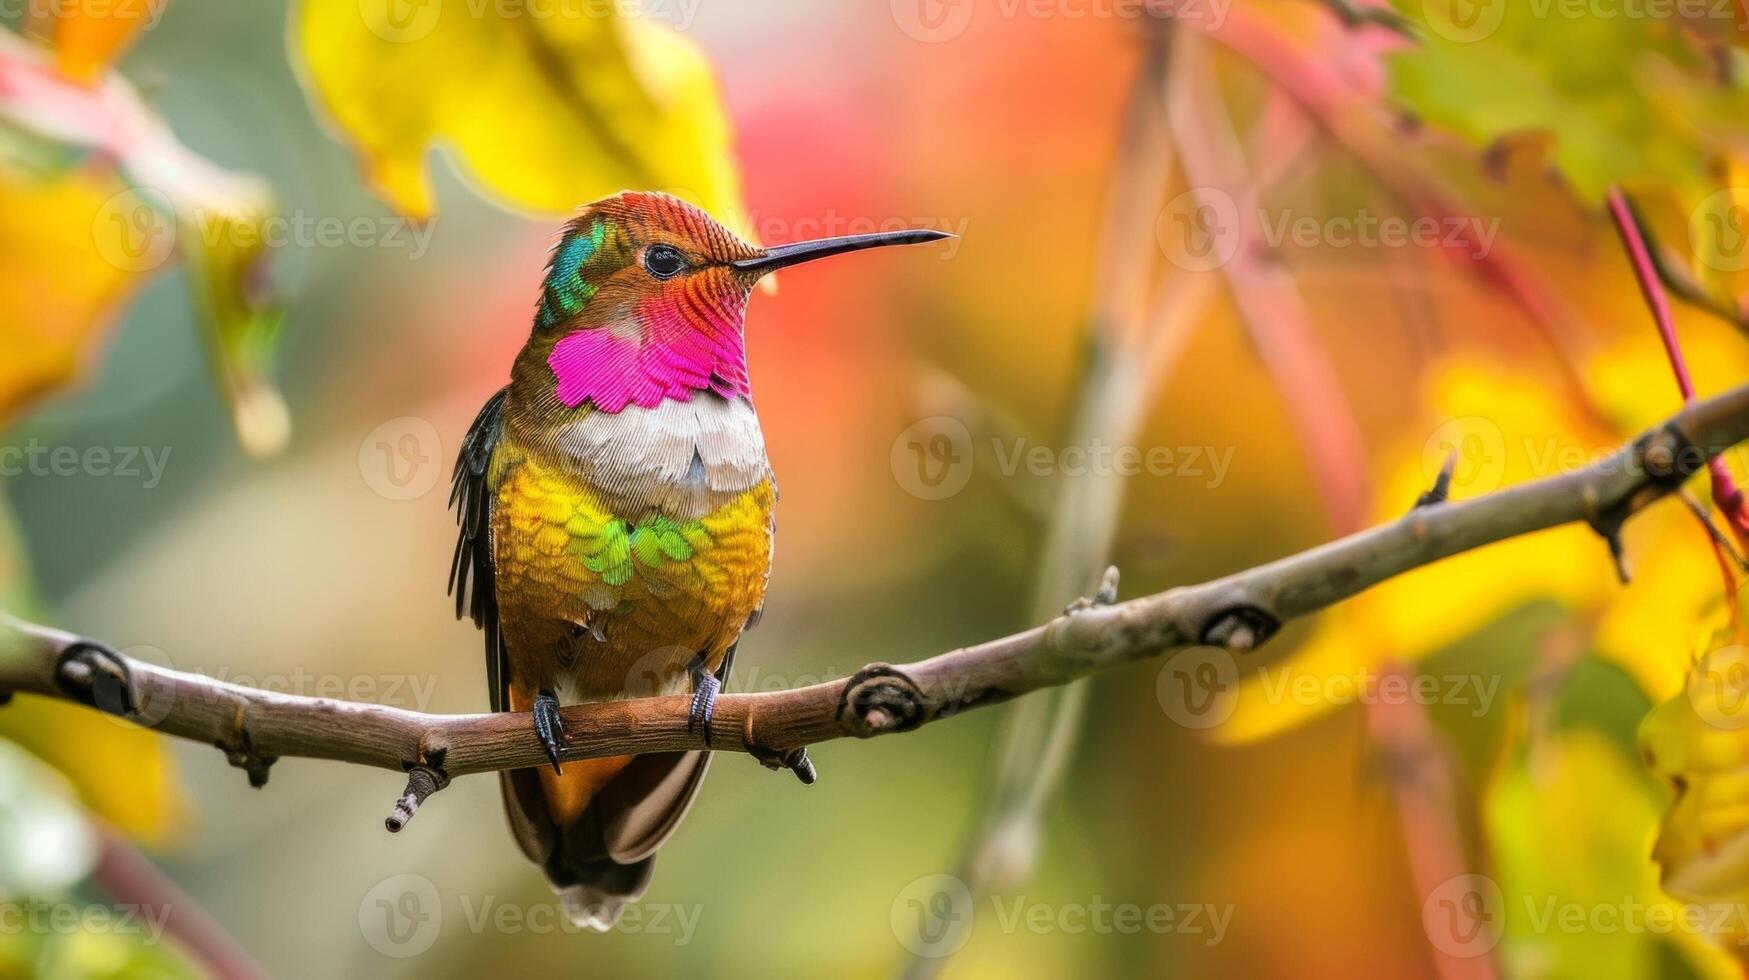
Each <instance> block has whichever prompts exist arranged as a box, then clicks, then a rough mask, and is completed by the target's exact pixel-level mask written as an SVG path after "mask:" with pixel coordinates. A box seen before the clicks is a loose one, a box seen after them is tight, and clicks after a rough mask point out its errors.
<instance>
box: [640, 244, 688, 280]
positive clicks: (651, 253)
mask: <svg viewBox="0 0 1749 980" xmlns="http://www.w3.org/2000/svg"><path fill="white" fill-rule="evenodd" d="M644 268H645V269H646V270H648V271H649V273H650V275H652V276H655V277H656V278H657V279H672V278H674V277H675V276H677V275H679V274H680V270H682V269H684V268H686V256H684V255H681V254H680V250H679V249H677V248H675V247H674V246H672V245H651V246H650V248H649V250H648V251H646V252H644Z"/></svg>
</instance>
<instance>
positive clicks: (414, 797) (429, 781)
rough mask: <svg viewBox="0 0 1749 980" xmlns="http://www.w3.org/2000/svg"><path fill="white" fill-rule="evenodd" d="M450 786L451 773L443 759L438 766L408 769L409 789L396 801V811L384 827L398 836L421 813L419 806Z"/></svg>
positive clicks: (391, 814) (411, 767)
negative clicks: (445, 766)
mask: <svg viewBox="0 0 1749 980" xmlns="http://www.w3.org/2000/svg"><path fill="white" fill-rule="evenodd" d="M448 785H449V773H447V772H445V771H444V770H443V767H442V762H441V758H440V759H439V762H438V764H436V765H416V766H410V767H408V769H407V788H406V789H405V790H404V791H402V793H401V798H400V799H398V800H396V801H395V809H394V811H393V812H391V813H390V814H389V815H388V816H387V817H386V818H384V820H383V826H384V827H387V828H388V830H389V833H391V834H398V833H400V832H401V830H402V828H404V827H406V826H407V824H408V823H409V822H410V821H411V820H412V819H413V815H414V814H416V813H418V812H419V805H420V804H422V803H424V802H425V801H426V799H428V798H429V797H430V796H431V794H433V793H435V792H437V791H438V790H440V789H443V788H444V787H446V786H448Z"/></svg>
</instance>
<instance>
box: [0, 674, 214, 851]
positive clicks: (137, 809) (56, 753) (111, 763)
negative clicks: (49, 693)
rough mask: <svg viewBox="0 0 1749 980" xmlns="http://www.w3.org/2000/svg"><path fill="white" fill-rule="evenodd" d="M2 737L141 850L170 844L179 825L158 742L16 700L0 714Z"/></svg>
mask: <svg viewBox="0 0 1749 980" xmlns="http://www.w3.org/2000/svg"><path fill="white" fill-rule="evenodd" d="M0 738H3V739H7V740H10V741H12V742H16V743H17V744H18V745H20V746H22V747H24V748H26V749H28V750H30V751H31V752H32V753H34V754H35V755H37V756H38V757H40V758H41V759H42V760H43V761H45V762H47V763H48V764H49V765H52V766H54V767H55V768H56V769H59V770H60V771H61V772H62V773H64V774H65V775H66V776H67V779H68V780H69V781H70V782H72V784H73V785H74V787H76V788H77V789H78V792H79V798H80V799H81V800H82V801H84V803H85V805H86V806H87V807H89V808H90V809H91V810H92V812H94V813H96V814H98V815H99V816H101V817H103V818H104V819H105V820H107V821H109V822H110V823H111V824H113V825H114V826H115V827H116V828H117V829H118V830H120V831H122V832H123V833H125V834H127V835H128V836H130V837H133V838H134V839H136V840H139V841H141V842H142V843H145V844H148V845H152V846H161V845H163V844H166V843H169V842H170V841H171V840H172V839H173V838H174V836H175V833H176V831H177V830H178V829H179V828H180V827H181V826H182V823H183V820H184V818H185V811H184V804H183V801H182V799H181V797H180V795H179V794H178V792H177V789H176V779H175V771H174V768H173V766H172V764H171V760H170V756H169V753H168V752H166V751H165V746H164V739H163V737H162V736H160V735H159V734H158V733H157V732H154V731H151V730H150V729H145V728H140V727H138V726H135V725H131V724H129V723H127V722H124V721H121V720H119V719H115V718H111V717H109V716H108V715H103V714H99V713H97V712H95V711H92V710H91V709H89V708H84V707H80V706H78V705H73V704H67V703H65V702H61V701H51V700H49V699H47V698H38V697H31V696H29V695H20V696H18V697H16V698H14V699H13V700H12V703H11V704H8V705H7V706H6V709H5V710H4V711H0Z"/></svg>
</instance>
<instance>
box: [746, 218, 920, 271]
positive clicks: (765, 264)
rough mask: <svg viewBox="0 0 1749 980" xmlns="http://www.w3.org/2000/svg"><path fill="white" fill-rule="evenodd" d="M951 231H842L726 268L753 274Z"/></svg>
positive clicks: (781, 247) (910, 242)
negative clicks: (860, 232) (868, 232)
mask: <svg viewBox="0 0 1749 980" xmlns="http://www.w3.org/2000/svg"><path fill="white" fill-rule="evenodd" d="M952 237H953V235H951V234H949V233H948V232H945V231H936V230H935V229H933V228H917V229H908V230H905V231H877V232H875V233H874V234H872V235H845V236H843V237H842V238H819V239H815V240H814V241H811V242H796V243H795V244H793V245H779V246H777V247H775V248H768V249H766V250H765V254H764V255H758V256H755V257H753V258H750V259H742V260H741V261H739V262H731V263H729V266H730V268H732V269H734V270H735V271H737V272H746V273H751V274H753V275H760V276H762V275H764V274H766V273H767V272H774V271H776V270H778V269H781V268H783V267H784V266H787V265H795V264H796V263H798V262H808V261H811V260H813V259H823V258H825V257H826V256H828V255H839V254H842V253H844V252H855V251H859V250H861V249H865V248H879V247H881V246H882V245H919V244H922V243H923V242H938V241H941V240H942V239H943V238H952Z"/></svg>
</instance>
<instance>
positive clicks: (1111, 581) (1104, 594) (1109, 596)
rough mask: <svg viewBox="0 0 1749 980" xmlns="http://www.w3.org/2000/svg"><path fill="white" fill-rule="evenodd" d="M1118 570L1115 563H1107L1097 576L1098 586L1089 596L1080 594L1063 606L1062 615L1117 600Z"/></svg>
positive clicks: (1069, 614)
mask: <svg viewBox="0 0 1749 980" xmlns="http://www.w3.org/2000/svg"><path fill="white" fill-rule="evenodd" d="M1117 582H1118V571H1117V566H1116V565H1108V566H1106V569H1105V574H1104V575H1101V576H1100V577H1099V588H1098V589H1096V590H1095V591H1094V593H1093V594H1092V595H1091V596H1082V597H1081V598H1079V599H1076V600H1075V601H1074V602H1071V603H1069V604H1068V605H1066V606H1064V607H1063V615H1065V616H1073V615H1075V614H1076V613H1078V612H1081V611H1083V610H1086V609H1093V608H1096V607H1098V606H1109V605H1113V604H1115V603H1116V602H1117Z"/></svg>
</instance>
